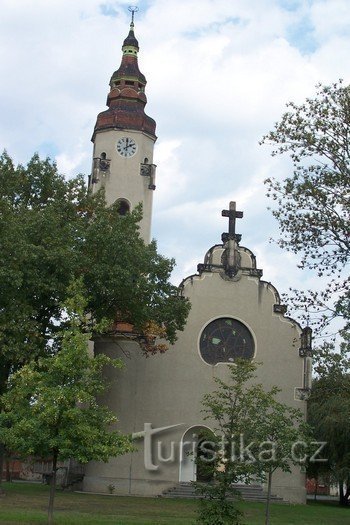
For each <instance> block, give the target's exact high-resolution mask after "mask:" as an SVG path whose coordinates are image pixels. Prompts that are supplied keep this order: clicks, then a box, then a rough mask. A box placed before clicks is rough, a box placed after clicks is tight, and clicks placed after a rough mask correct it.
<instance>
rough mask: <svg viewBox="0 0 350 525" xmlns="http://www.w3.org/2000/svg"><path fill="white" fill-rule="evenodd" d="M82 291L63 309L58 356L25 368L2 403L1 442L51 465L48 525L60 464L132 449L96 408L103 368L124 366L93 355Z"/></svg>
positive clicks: (107, 412)
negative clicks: (58, 465)
mask: <svg viewBox="0 0 350 525" xmlns="http://www.w3.org/2000/svg"><path fill="white" fill-rule="evenodd" d="M81 288H82V286H81V281H80V283H79V282H78V283H75V284H74V286H73V288H72V297H71V298H70V299H69V300H67V302H66V304H65V305H64V309H65V311H66V316H67V320H66V323H65V327H64V328H61V329H60V330H59V331H58V334H57V335H58V337H59V339H60V351H59V352H58V353H56V354H52V355H48V356H45V357H39V358H38V360H37V361H34V360H32V361H30V362H29V363H28V364H26V365H24V366H23V367H22V368H21V369H20V370H18V371H17V372H16V373H14V374H13V375H12V376H11V378H10V384H9V389H8V392H7V393H6V394H4V395H3V397H2V403H3V411H2V414H1V420H2V421H1V423H2V424H1V428H2V430H1V432H0V438H1V441H2V442H4V443H5V444H6V445H7V447H8V448H9V449H10V450H15V451H16V452H17V453H21V454H22V455H23V456H24V457H27V456H34V457H41V458H45V459H52V462H53V472H52V480H51V496H50V505H49V523H51V521H52V512H53V500H54V492H55V485H56V471H57V462H58V461H64V460H67V459H70V458H75V459H76V460H78V461H79V462H81V463H86V462H88V461H91V460H99V461H108V459H109V457H111V456H116V455H120V454H123V453H125V452H128V451H130V450H131V449H132V446H131V440H130V438H129V437H128V436H123V435H121V434H119V432H117V431H116V430H111V429H110V428H109V427H110V425H111V424H112V423H114V422H115V421H116V417H115V415H114V414H113V413H112V412H111V411H110V410H109V409H108V408H107V407H105V406H100V405H99V403H98V396H99V395H100V394H101V393H103V392H104V390H105V389H106V384H105V380H104V378H103V368H104V367H106V366H114V367H117V368H120V367H121V366H122V363H121V362H120V361H118V360H112V359H110V358H109V357H107V356H105V355H99V356H97V357H92V356H91V355H90V353H89V351H88V340H89V339H90V338H91V333H89V332H87V331H86V316H85V310H86V301H85V300H84V296H83V295H82V293H81V292H82V289H81Z"/></svg>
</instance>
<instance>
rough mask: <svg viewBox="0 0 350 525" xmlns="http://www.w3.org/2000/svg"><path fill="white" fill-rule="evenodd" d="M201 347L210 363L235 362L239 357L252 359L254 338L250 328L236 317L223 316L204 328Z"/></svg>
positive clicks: (202, 353) (205, 358)
mask: <svg viewBox="0 0 350 525" xmlns="http://www.w3.org/2000/svg"><path fill="white" fill-rule="evenodd" d="M199 349H200V353H201V356H202V358H203V359H204V361H205V362H206V363H208V364H209V365H216V364H217V363H234V362H235V360H236V359H237V358H238V359H252V358H253V356H254V339H253V336H252V334H251V333H250V331H249V330H248V328H247V327H246V326H245V325H244V324H243V323H241V322H240V321H236V319H231V318H229V317H222V318H220V319H215V320H214V321H212V322H211V323H209V324H208V325H207V326H206V327H205V328H204V330H203V332H202V334H201V337H200V341H199Z"/></svg>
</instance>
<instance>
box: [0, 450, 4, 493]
mask: <svg viewBox="0 0 350 525" xmlns="http://www.w3.org/2000/svg"><path fill="white" fill-rule="evenodd" d="M4 461H5V446H4V445H3V444H2V443H0V494H4V492H5V491H4V489H3V488H2V475H3V472H4Z"/></svg>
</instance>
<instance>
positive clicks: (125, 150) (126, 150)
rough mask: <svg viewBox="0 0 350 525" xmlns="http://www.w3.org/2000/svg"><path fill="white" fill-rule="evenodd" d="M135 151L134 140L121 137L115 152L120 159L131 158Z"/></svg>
mask: <svg viewBox="0 0 350 525" xmlns="http://www.w3.org/2000/svg"><path fill="white" fill-rule="evenodd" d="M136 151H137V144H136V142H135V141H134V139H131V138H129V137H122V138H121V139H119V140H118V142H117V152H118V153H119V155H121V156H122V157H132V156H133V155H135V153H136Z"/></svg>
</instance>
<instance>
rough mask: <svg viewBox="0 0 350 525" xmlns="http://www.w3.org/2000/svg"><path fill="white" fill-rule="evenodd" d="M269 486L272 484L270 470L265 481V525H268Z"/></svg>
mask: <svg viewBox="0 0 350 525" xmlns="http://www.w3.org/2000/svg"><path fill="white" fill-rule="evenodd" d="M271 484H272V470H269V476H268V481H267V498H266V507H265V525H269V524H270V500H271Z"/></svg>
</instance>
